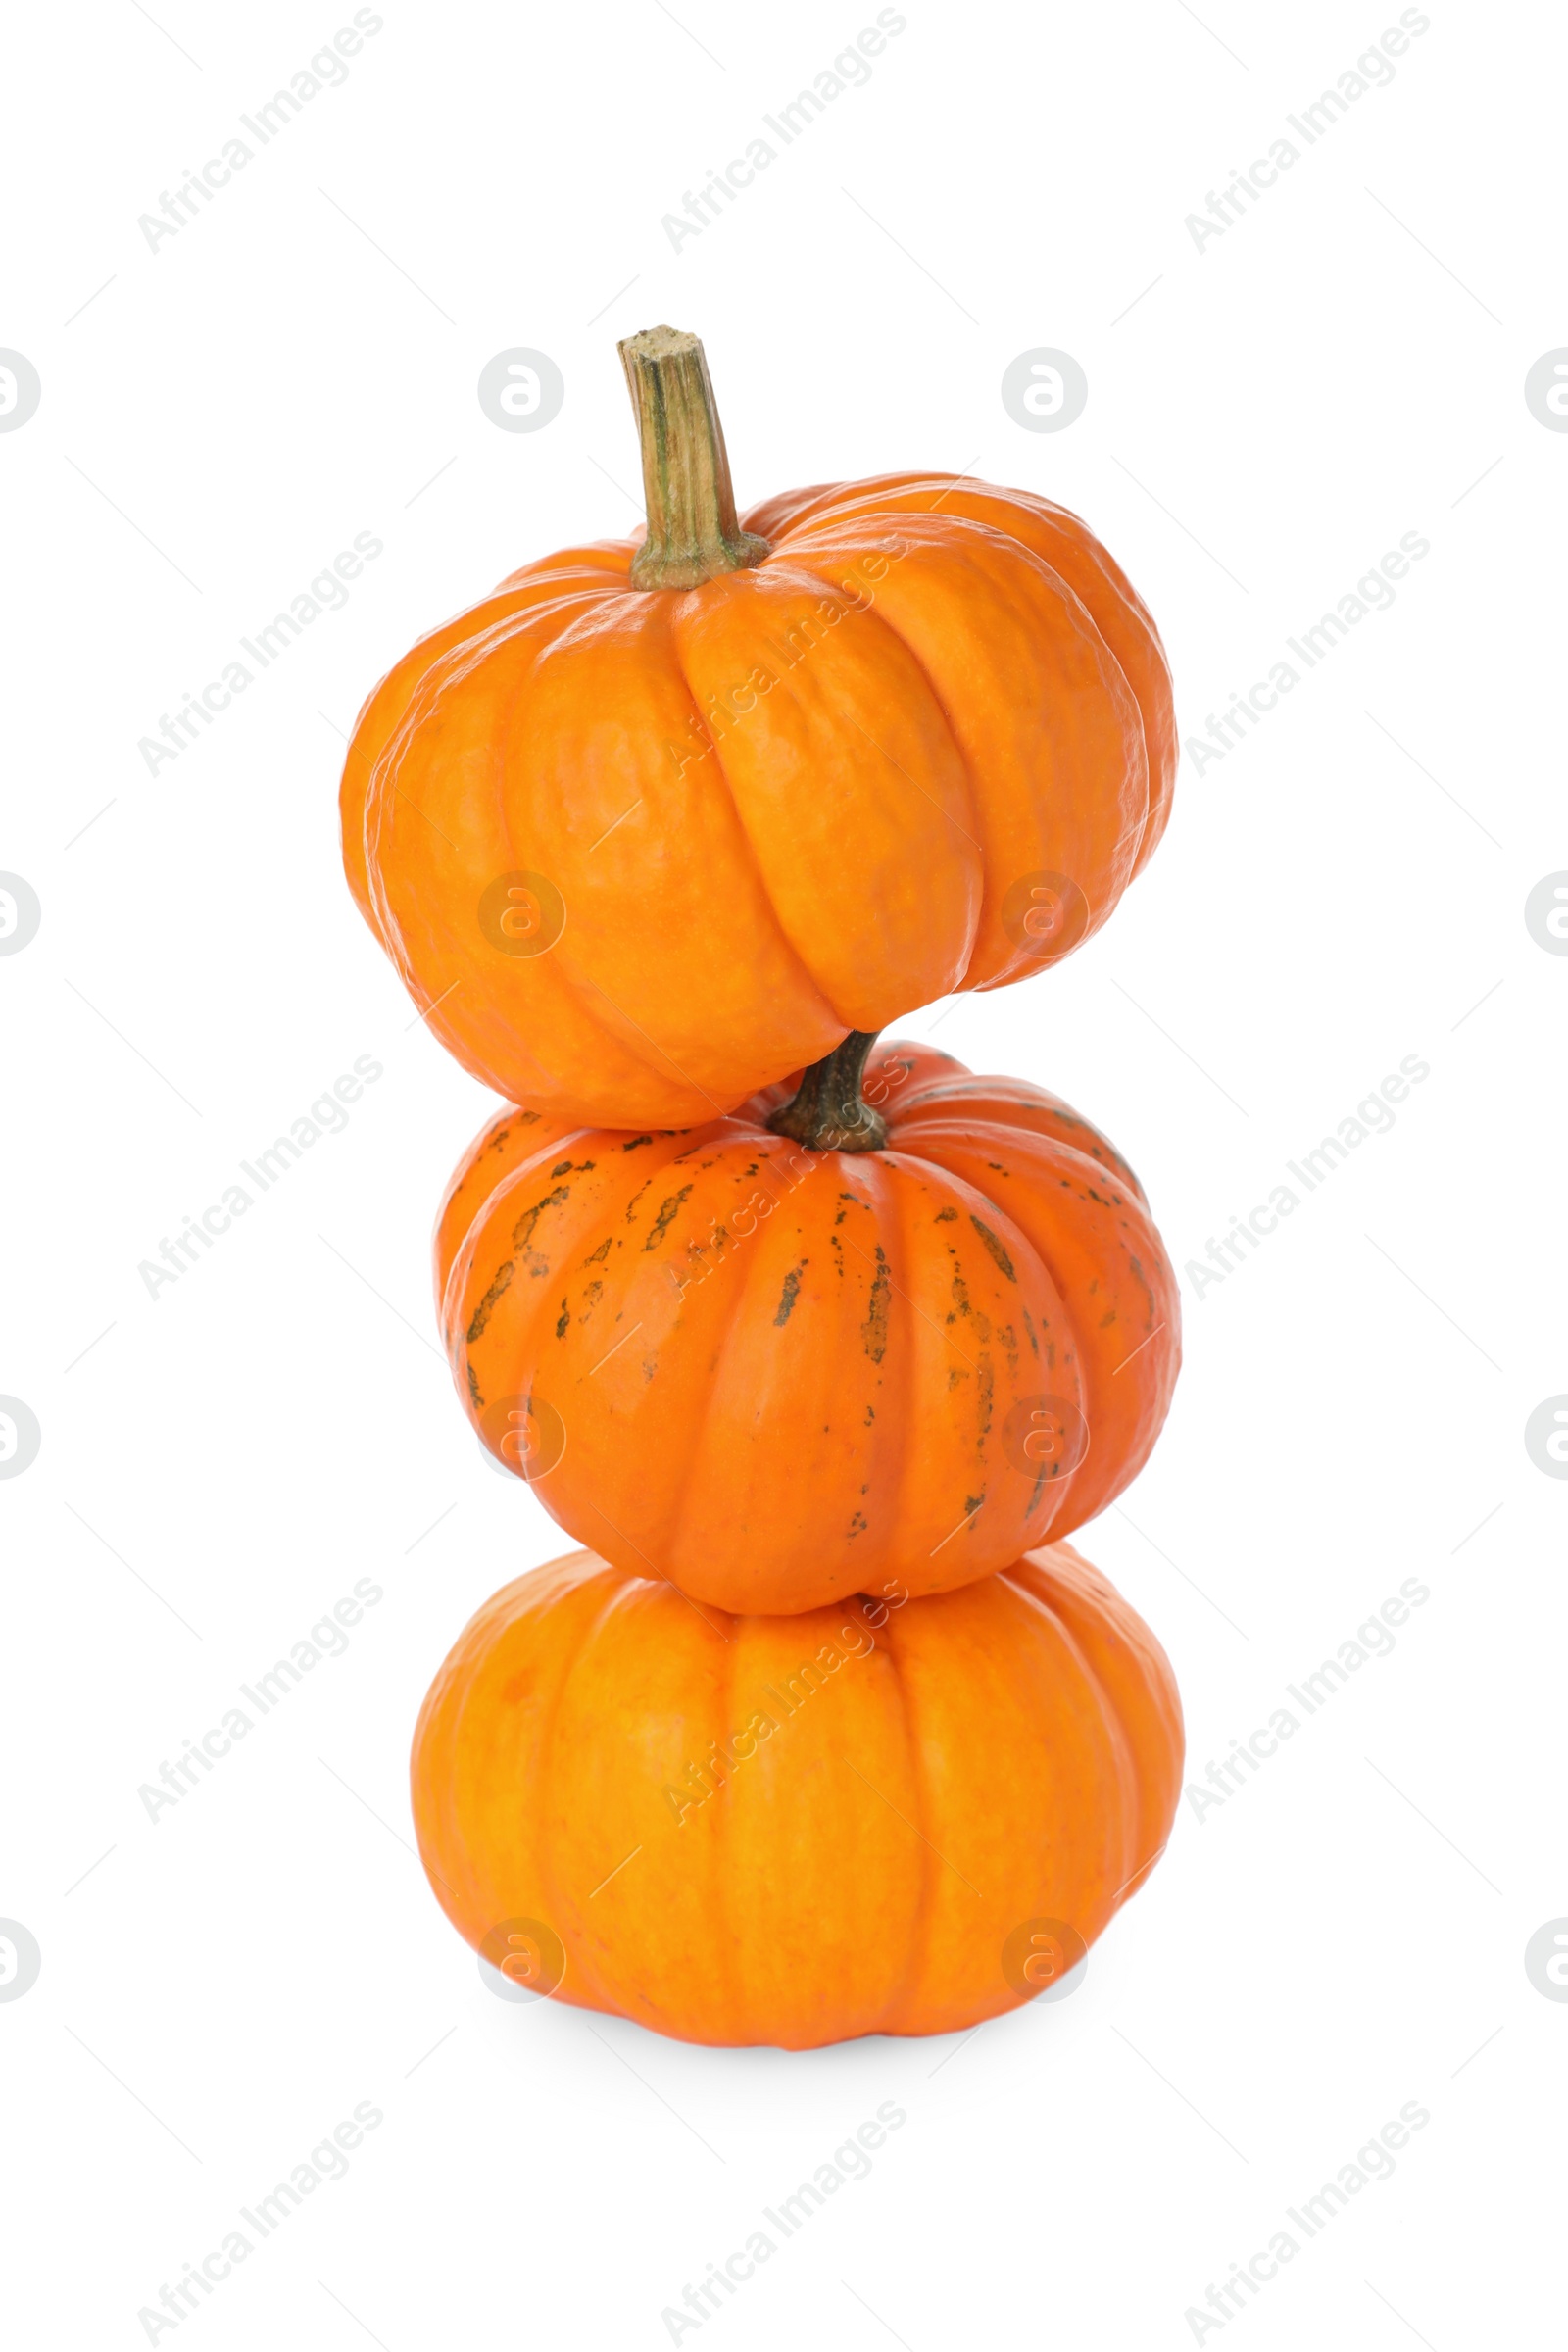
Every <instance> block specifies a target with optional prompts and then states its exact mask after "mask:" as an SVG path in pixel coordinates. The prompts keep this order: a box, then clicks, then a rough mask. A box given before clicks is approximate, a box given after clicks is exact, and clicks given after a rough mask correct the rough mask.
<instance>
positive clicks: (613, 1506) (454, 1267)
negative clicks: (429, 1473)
mask: <svg viewBox="0 0 1568 2352" xmlns="http://www.w3.org/2000/svg"><path fill="white" fill-rule="evenodd" d="M870 1043H871V1041H870V1040H869V1039H867V1038H864V1037H861V1038H858V1039H854V1038H852V1039H850V1040H847V1041H846V1043H845V1046H843V1047H841V1048H840V1049H838V1052H837V1053H836V1054H834V1055H831V1056H829V1059H828V1061H827V1062H826V1063H819V1064H817V1065H816V1067H815V1069H814V1070H813V1071H811V1072H809V1073H807V1075H806V1079H805V1081H804V1082H803V1083H802V1085H801V1087H800V1091H799V1093H795V1092H794V1090H793V1089H792V1088H791V1086H790V1085H788V1084H784V1085H779V1086H775V1087H769V1088H766V1089H764V1090H763V1091H762V1092H761V1093H760V1094H758V1095H755V1096H754V1097H753V1098H752V1099H751V1101H750V1102H749V1103H745V1104H744V1105H743V1106H742V1107H741V1108H740V1109H739V1110H736V1111H734V1112H733V1113H731V1114H730V1115H729V1116H727V1117H724V1118H718V1119H713V1120H711V1121H710V1122H709V1123H708V1124H707V1125H705V1126H702V1127H694V1128H687V1129H683V1130H679V1131H676V1132H657V1131H647V1130H643V1131H638V1132H630V1131H627V1130H615V1129H606V1128H585V1127H567V1126H564V1125H563V1124H562V1123H560V1122H559V1121H555V1120H552V1119H550V1118H548V1117H545V1116H543V1115H542V1114H540V1113H537V1112H532V1111H527V1110H510V1111H507V1112H505V1113H503V1114H502V1116H501V1117H499V1118H497V1119H495V1120H493V1121H492V1122H491V1124H490V1125H489V1126H488V1127H487V1128H485V1130H484V1131H483V1133H482V1134H481V1135H480V1136H478V1137H477V1138H476V1139H475V1141H474V1143H473V1145H472V1146H471V1147H470V1149H469V1151H468V1152H467V1154H466V1157H465V1159H464V1161H463V1163H462V1164H461V1166H460V1167H459V1169H458V1170H457V1173H456V1174H455V1176H454V1178H453V1181H452V1184H451V1185H450V1187H449V1188H448V1192H447V1197H446V1200H445V1201H444V1202H443V1204H442V1211H441V1216H440V1219H439V1222H438V1225H437V1229H436V1239H435V1277H436V1298H437V1302H438V1306H439V1311H440V1317H441V1324H442V1330H443V1336H444V1338H445V1341H446V1345H447V1349H448V1353H449V1356H450V1358H451V1362H452V1368H453V1373H454V1376H455V1378H456V1380H457V1384H458V1391H459V1395H460V1396H461V1397H462V1398H463V1400H464V1403H465V1405H466V1408H467V1411H468V1414H469V1417H470V1419H471V1420H472V1421H473V1423H474V1425H475V1427H476V1429H477V1430H478V1432H479V1435H480V1437H481V1438H482V1440H483V1441H484V1443H485V1445H486V1446H488V1447H489V1448H490V1450H491V1452H492V1453H494V1454H495V1455H496V1456H497V1458H498V1459H499V1460H501V1461H502V1462H504V1463H505V1464H506V1465H507V1467H508V1468H509V1469H512V1470H514V1471H515V1472H516V1473H517V1474H518V1475H519V1476H521V1477H523V1478H525V1479H526V1480H527V1481H528V1483H529V1484H530V1485H531V1486H532V1487H533V1488H534V1490H535V1492H536V1493H537V1494H538V1495H539V1498H540V1500H541V1501H542V1502H543V1503H544V1505H545V1507H546V1509H547V1510H549V1511H550V1513H551V1515H552V1516H553V1517H554V1518H555V1519H557V1520H558V1521H559V1522H560V1524H561V1525H562V1526H563V1527H564V1528H565V1529H566V1530H567V1531H568V1532H569V1533H570V1534H571V1535H573V1536H574V1537H576V1538H577V1540H578V1542H579V1543H582V1544H588V1545H590V1546H591V1547H592V1548H593V1549H594V1550H595V1551H597V1552H599V1553H600V1554H601V1555H602V1556H603V1557H604V1558H606V1559H609V1560H611V1561H613V1563H614V1564H615V1565H616V1566H617V1567H620V1568H623V1569H625V1570H626V1571H627V1572H628V1573H630V1574H633V1575H639V1576H661V1577H667V1578H669V1579H670V1580H671V1582H673V1583H674V1584H676V1585H678V1586H679V1587H680V1588H681V1590H682V1591H683V1592H685V1593H688V1594H689V1595H691V1597H692V1598H694V1599H696V1600H699V1601H709V1602H711V1603H712V1604H713V1605H714V1606H715V1607H718V1608H723V1609H728V1610H734V1611H737V1612H750V1613H757V1612H763V1613H770V1614H774V1613H782V1614H788V1613H791V1612H794V1611H798V1610H802V1609H810V1608H817V1607H822V1606H825V1605H826V1604H828V1603H829V1602H832V1601H836V1600H840V1599H843V1598H844V1597H846V1596H847V1595H848V1594H850V1593H857V1592H859V1593H869V1594H873V1595H886V1596H888V1597H892V1596H894V1594H895V1593H898V1594H903V1593H907V1594H909V1595H910V1596H913V1597H919V1596H920V1595H922V1594H925V1593H942V1592H947V1591H950V1590H952V1589H953V1588H954V1587H956V1586H959V1585H965V1584H968V1583H970V1582H971V1581H972V1580H973V1579H974V1578H976V1577H981V1576H986V1575H990V1574H992V1573H993V1572H995V1571H996V1570H999V1569H1002V1568H1005V1567H1006V1566H1007V1565H1008V1563H1009V1562H1010V1561H1013V1560H1015V1559H1017V1558H1018V1556H1019V1555H1020V1553H1021V1552H1023V1551H1025V1550H1027V1549H1029V1548H1030V1547H1031V1546H1032V1545H1035V1544H1041V1543H1043V1542H1045V1541H1046V1539H1047V1538H1048V1537H1050V1538H1051V1539H1052V1540H1053V1541H1055V1540H1059V1539H1060V1538H1061V1537H1063V1536H1065V1535H1067V1534H1069V1533H1070V1532H1071V1531H1072V1529H1074V1528H1076V1527H1079V1526H1081V1525H1082V1524H1083V1522H1084V1521H1085V1520H1087V1519H1090V1518H1092V1517H1093V1516H1094V1515H1095V1513H1096V1512H1098V1511H1101V1510H1103V1508H1104V1507H1105V1505H1106V1504H1107V1503H1108V1502H1110V1501H1111V1500H1112V1499H1113V1498H1114V1497H1115V1496H1116V1495H1118V1494H1120V1492H1121V1491H1122V1489H1123V1488H1124V1487H1125V1486H1126V1485H1127V1483H1128V1482H1129V1480H1130V1479H1131V1478H1132V1477H1133V1476H1134V1475H1135V1473H1136V1472H1137V1471H1138V1470H1139V1469H1140V1468H1141V1467H1142V1465H1143V1463H1144V1461H1145V1459H1146V1458H1147V1456H1148V1454H1149V1451H1150V1448H1151V1446H1152V1445H1153V1442H1154V1439H1155V1437H1156V1436H1157V1435H1158V1432H1159V1429H1160V1426H1161V1424H1162V1422H1163V1420H1164V1418H1165V1412H1166V1408H1167V1406H1168V1404H1169V1401H1170V1395H1171V1390H1172V1387H1173V1386H1174V1383H1175V1378H1176V1372H1177V1367H1178V1364H1179V1362H1180V1340H1179V1324H1180V1308H1179V1303H1178V1296H1177V1289H1176V1281H1175V1276H1174V1274H1173V1273H1172V1270H1171V1267H1170V1263H1169V1260H1168V1259H1167V1257H1166V1255H1165V1251H1164V1249H1163V1247H1162V1246H1161V1243H1160V1239H1159V1236H1158V1234H1157V1232H1156V1231H1155V1229H1154V1225H1153V1223H1152V1218H1151V1216H1150V1213H1149V1207H1148V1203H1147V1201H1145V1199H1144V1195H1143V1191H1142V1188H1141V1187H1140V1185H1139V1183H1138V1180H1137V1178H1136V1177H1135V1176H1134V1175H1133V1173H1132V1170H1131V1169H1130V1168H1129V1167H1128V1166H1127V1164H1126V1162H1125V1161H1124V1160H1123V1159H1122V1158H1121V1157H1120V1155H1119V1154H1118V1153H1117V1152H1115V1151H1114V1149H1113V1148H1112V1147H1111V1145H1109V1144H1108V1143H1107V1142H1106V1141H1105V1139H1104V1137H1103V1136H1102V1135H1100V1134H1099V1133H1098V1132H1097V1130H1096V1129H1095V1128H1093V1127H1091V1126H1090V1125H1089V1123H1088V1122H1087V1120H1085V1119H1082V1118H1080V1117H1079V1116H1078V1115H1077V1113H1076V1112H1074V1111H1072V1110H1070V1109H1069V1108H1068V1107H1067V1105H1066V1104H1065V1103H1061V1102H1059V1101H1058V1100H1057V1098H1056V1097H1055V1096H1054V1095H1050V1094H1047V1093H1046V1092H1045V1091H1044V1090H1043V1089H1042V1088H1039V1087H1035V1086H1031V1085H1029V1084H1027V1083H1026V1082H1024V1081H1022V1080H1017V1079H1006V1078H976V1077H973V1076H971V1075H970V1073H969V1072H968V1071H967V1070H965V1069H964V1068H963V1066H962V1064H961V1063H959V1062H956V1061H955V1060H953V1059H952V1058H951V1057H950V1056H948V1055H947V1054H938V1053H936V1052H934V1051H933V1050H932V1049H931V1048H930V1047H928V1046H917V1045H916V1046H911V1045H892V1046H888V1047H883V1048H881V1049H880V1050H879V1051H878V1052H877V1054H875V1056H874V1057H873V1060H872V1063H871V1067H870V1069H869V1071H868V1072H866V1074H865V1079H864V1095H863V1100H862V1097H861V1093H860V1079H861V1068H862V1065H863V1063H864V1057H865V1054H866V1051H867V1049H868V1047H869V1045H870ZM770 1120H771V1121H772V1122H773V1125H772V1126H770V1125H769V1124H768V1122H769V1121H770ZM781 1124H782V1126H783V1128H784V1130H785V1131H784V1132H777V1131H776V1130H777V1128H778V1127H779V1126H780V1125H781Z"/></svg>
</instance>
